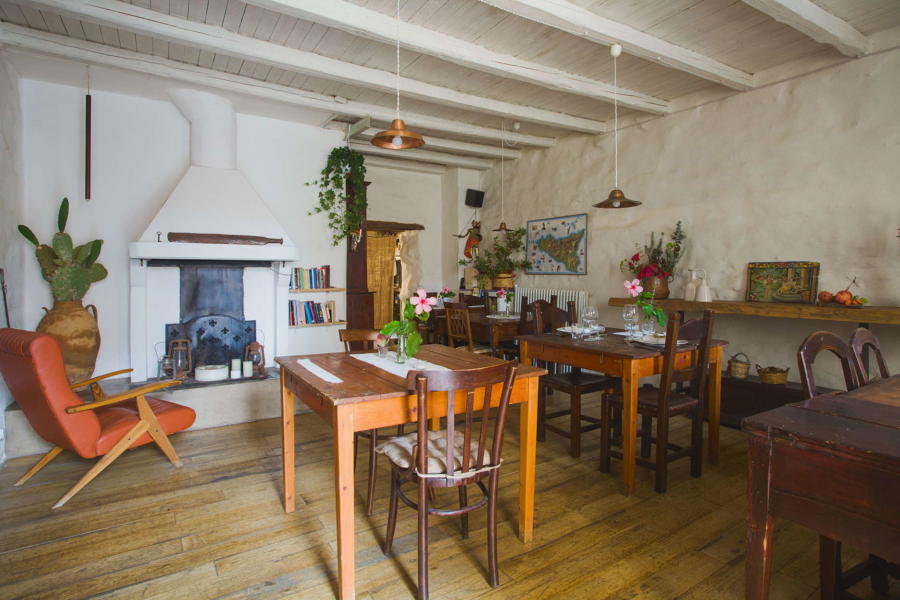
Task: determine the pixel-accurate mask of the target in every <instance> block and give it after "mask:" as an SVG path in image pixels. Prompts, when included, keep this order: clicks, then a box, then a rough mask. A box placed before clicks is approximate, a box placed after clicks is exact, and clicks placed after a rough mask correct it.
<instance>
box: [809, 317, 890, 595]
mask: <svg viewBox="0 0 900 600" xmlns="http://www.w3.org/2000/svg"><path fill="white" fill-rule="evenodd" d="M866 346H869V347H870V348H872V349H873V350H874V354H875V360H876V364H877V365H878V371H879V375H880V376H881V377H890V373H889V372H888V368H887V363H886V362H885V360H884V356H883V355H882V353H881V346H880V344H879V343H878V338H876V337H875V336H874V335H873V334H872V332H870V331H869V330H868V329H865V328H862V327H860V328H859V329H857V330H856V331H855V332H854V333H853V335H852V336H851V337H850V343H849V344H847V343H845V342H844V340H842V339H841V338H839V337H837V336H836V335H834V334H833V333H831V332H829V331H816V332H815V333H812V334H810V335H809V336H807V338H806V339H805V340H803V343H802V344H800V348H799V349H798V350H797V362H798V364H799V368H800V379H801V383H802V384H803V395H804V397H805V398H807V399H809V398H812V397H813V396H815V395H816V393H817V389H816V382H815V377H814V376H813V365H814V363H815V360H816V358H817V356H818V355H819V354H820V353H821V352H823V351H828V352H830V353H832V354H833V355H834V356H836V357H837V359H838V361H839V362H840V365H841V370H842V372H843V375H844V386H845V387H846V388H847V391H848V392H849V391H851V390H855V389H856V388H858V387H860V385H861V384H862V385H864V384H866V383H868V377H867V373H866V372H865V368H864V367H863V360H862V355H863V350H864V348H865V347H866ZM888 575H890V576H891V577H894V578H900V566H898V565H897V564H894V563H889V562H887V561H886V560H884V559H883V558H880V557H878V556H875V555H874V554H870V555H869V557H868V558H867V559H865V560H864V561H862V562H861V563H859V564H857V565H855V566H853V567H851V568H850V569H847V570H846V571H845V570H843V567H842V565H841V543H840V542H838V541H837V540H833V539H831V538H829V537H826V536H824V535H820V536H819V577H820V581H819V583H820V586H821V588H822V590H823V597H825V595H826V594H827V595H828V597H830V598H855V596H853V595H851V594H849V593H848V592H847V591H846V590H847V589H849V588H851V587H853V586H854V585H856V584H857V583H858V582H860V581H862V580H863V579H865V578H866V577H868V578H870V581H871V585H872V589H873V590H875V591H876V592H878V593H880V594H885V595H886V594H887V593H888V591H889V583H888Z"/></svg>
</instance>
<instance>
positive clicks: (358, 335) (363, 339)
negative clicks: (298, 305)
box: [338, 329, 403, 516]
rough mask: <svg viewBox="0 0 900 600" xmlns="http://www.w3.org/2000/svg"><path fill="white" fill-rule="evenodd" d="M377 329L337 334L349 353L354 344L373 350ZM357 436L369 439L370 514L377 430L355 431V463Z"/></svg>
mask: <svg viewBox="0 0 900 600" xmlns="http://www.w3.org/2000/svg"><path fill="white" fill-rule="evenodd" d="M378 334H379V331H378V330H377V329H341V330H340V331H339V332H338V335H340V337H341V341H342V342H344V352H346V353H348V354H349V353H350V352H351V350H353V349H354V346H356V347H357V348H360V349H362V350H374V349H375V339H376V338H377V337H378ZM397 435H403V425H399V426H398V427H397ZM359 438H364V439H367V440H369V481H368V486H367V488H366V515H367V516H372V512H373V511H374V509H375V475H376V473H377V472H378V456H377V454H376V453H375V446H377V445H378V430H377V429H370V430H368V431H357V432H356V435H355V436H354V438H353V462H354V464H356V453H357V448H358V446H359Z"/></svg>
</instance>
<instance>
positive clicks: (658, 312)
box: [625, 279, 666, 327]
mask: <svg viewBox="0 0 900 600" xmlns="http://www.w3.org/2000/svg"><path fill="white" fill-rule="evenodd" d="M625 291H626V292H627V293H628V295H629V296H631V297H632V298H634V299H635V302H634V304H635V306H637V309H638V310H639V311H640V312H641V313H643V315H644V322H645V323H646V322H650V321H655V322H656V323H658V324H659V325H660V327H665V325H666V312H665V311H664V310H663V309H662V308H660V307H659V306H654V305H653V291H647V290H644V287H643V286H642V285H641V282H640V280H639V279H633V280H631V281H626V282H625Z"/></svg>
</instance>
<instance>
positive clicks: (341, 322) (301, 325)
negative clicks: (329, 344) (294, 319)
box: [288, 321, 347, 329]
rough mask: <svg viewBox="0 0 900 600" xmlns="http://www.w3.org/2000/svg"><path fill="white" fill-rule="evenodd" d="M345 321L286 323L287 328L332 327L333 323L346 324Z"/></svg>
mask: <svg viewBox="0 0 900 600" xmlns="http://www.w3.org/2000/svg"><path fill="white" fill-rule="evenodd" d="M346 324H347V321H333V322H331V323H302V324H300V325H288V328H289V329H302V328H304V327H332V326H334V325H346Z"/></svg>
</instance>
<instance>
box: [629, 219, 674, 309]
mask: <svg viewBox="0 0 900 600" xmlns="http://www.w3.org/2000/svg"><path fill="white" fill-rule="evenodd" d="M669 238H670V239H669V241H668V242H665V234H664V233H662V232H660V234H659V237H658V238H657V237H656V233H655V232H651V233H650V244H649V245H644V247H643V248H641V247H639V246H638V245H637V244H635V247H636V248H637V252H635V253H634V254H633V255H631V257H629V258H626V259H623V260H622V262H620V263H619V269H620V270H621V271H622V272H623V273H630V274H631V275H632V276H634V277H636V278H637V279H638V280H639V282H640V283H641V287H642V288H650V291H649V293H651V294H653V296H654V297H656V298H668V296H669V282H670V281H672V278H673V272H674V271H675V266H676V265H677V264H678V261H679V260H681V257H682V256H683V255H684V240H685V239H686V238H687V235H685V233H684V231H683V230H682V229H681V221H678V223H677V224H676V225H675V230H674V231H673V232H672V233H671V235H670V236H669ZM645 293H646V292H645Z"/></svg>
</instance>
